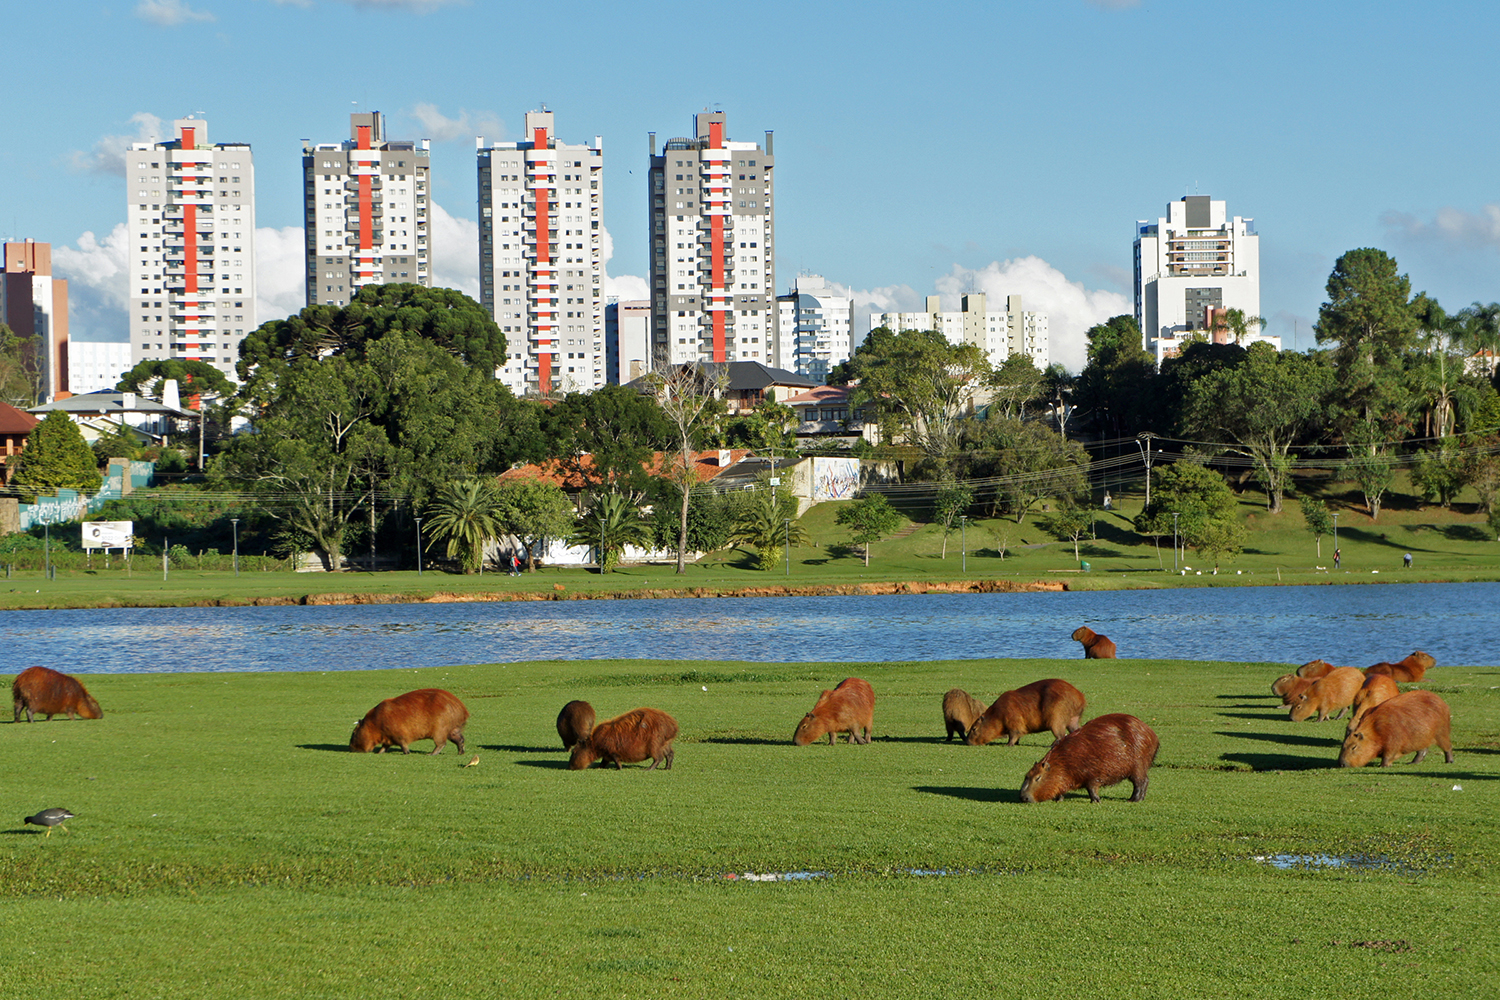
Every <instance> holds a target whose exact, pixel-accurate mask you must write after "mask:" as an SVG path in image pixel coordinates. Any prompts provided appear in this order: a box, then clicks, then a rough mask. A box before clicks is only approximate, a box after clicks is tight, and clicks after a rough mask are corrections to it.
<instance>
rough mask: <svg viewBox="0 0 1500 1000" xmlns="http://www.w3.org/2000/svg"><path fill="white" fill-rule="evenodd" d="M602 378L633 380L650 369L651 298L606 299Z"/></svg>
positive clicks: (615, 382)
mask: <svg viewBox="0 0 1500 1000" xmlns="http://www.w3.org/2000/svg"><path fill="white" fill-rule="evenodd" d="M604 358H605V362H604V364H605V381H607V382H608V383H609V384H610V385H624V384H625V383H627V382H634V381H635V380H636V379H638V378H640V377H641V376H642V375H644V374H646V373H647V372H648V371H650V370H651V300H650V299H625V300H624V301H621V300H618V299H610V300H609V301H608V302H607V303H605V306H604Z"/></svg>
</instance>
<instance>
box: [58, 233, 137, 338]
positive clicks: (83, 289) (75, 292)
mask: <svg viewBox="0 0 1500 1000" xmlns="http://www.w3.org/2000/svg"><path fill="white" fill-rule="evenodd" d="M129 238H130V237H129V233H127V232H126V231H125V223H123V222H122V223H120V224H119V225H117V226H115V228H114V230H113V231H111V232H110V234H109V235H108V236H106V237H104V239H103V240H100V239H99V238H98V237H96V236H95V235H94V234H93V233H92V232H87V233H84V234H83V235H82V236H80V237H78V245H77V246H76V247H70V246H55V247H53V248H52V267H53V272H54V273H55V274H56V275H57V276H58V277H59V278H66V279H67V282H68V336H69V337H72V338H76V339H78V340H115V341H121V340H128V339H130V329H129V327H128V326H127V325H126V321H125V307H126V305H127V304H128V303H129V294H128V289H127V288H126V282H127V279H128V278H129V272H128V270H127V264H126V261H127V254H128V253H129V250H130V248H129V245H128V244H129Z"/></svg>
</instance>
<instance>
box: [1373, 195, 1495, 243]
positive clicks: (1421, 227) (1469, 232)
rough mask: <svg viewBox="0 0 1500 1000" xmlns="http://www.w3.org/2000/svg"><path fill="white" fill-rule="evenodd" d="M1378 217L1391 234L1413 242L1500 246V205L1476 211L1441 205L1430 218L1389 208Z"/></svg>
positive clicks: (1488, 206)
mask: <svg viewBox="0 0 1500 1000" xmlns="http://www.w3.org/2000/svg"><path fill="white" fill-rule="evenodd" d="M1380 221H1381V223H1382V224H1384V225H1385V227H1386V229H1387V230H1388V231H1389V232H1390V234H1391V235H1392V236H1393V237H1396V238H1398V239H1405V240H1409V241H1411V242H1414V243H1429V244H1439V245H1442V246H1446V247H1449V248H1451V249H1459V250H1476V249H1482V248H1484V247H1492V248H1497V249H1500V205H1497V204H1495V203H1493V202H1492V203H1490V204H1488V205H1486V206H1484V207H1483V208H1482V209H1480V210H1479V211H1478V212H1465V211H1464V210H1462V209H1459V208H1440V209H1438V211H1437V214H1436V215H1435V216H1434V217H1433V218H1432V219H1431V220H1424V219H1419V218H1417V217H1416V216H1415V215H1411V214H1409V213H1406V212H1396V211H1390V212H1386V213H1385V214H1384V215H1382V216H1381V217H1380Z"/></svg>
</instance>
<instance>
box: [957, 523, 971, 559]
mask: <svg viewBox="0 0 1500 1000" xmlns="http://www.w3.org/2000/svg"><path fill="white" fill-rule="evenodd" d="M968 529H969V515H967V514H960V515H958V551H959V553H960V556H959V558H961V559H962V560H963V571H964V572H965V573H967V572H968V571H969V532H968Z"/></svg>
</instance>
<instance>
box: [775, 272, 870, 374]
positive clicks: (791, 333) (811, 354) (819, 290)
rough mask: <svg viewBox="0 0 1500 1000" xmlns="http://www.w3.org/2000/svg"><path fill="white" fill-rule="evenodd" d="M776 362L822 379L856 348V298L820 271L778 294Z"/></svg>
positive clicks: (804, 275) (776, 364) (798, 277)
mask: <svg viewBox="0 0 1500 1000" xmlns="http://www.w3.org/2000/svg"><path fill="white" fill-rule="evenodd" d="M776 307H777V320H776V355H775V361H774V362H773V364H774V365H775V366H776V367H777V368H785V369H786V370H788V371H794V372H796V373H797V374H799V375H806V376H807V377H808V378H810V379H815V380H817V381H819V382H824V381H827V379H828V372H829V370H830V369H831V368H833V366H834V365H840V364H843V363H844V362H845V361H848V360H849V354H850V353H851V352H852V351H853V349H854V347H853V331H854V300H853V299H852V298H850V297H849V296H847V295H841V294H839V293H838V291H837V290H836V289H835V288H834V287H833V286H832V285H830V284H829V283H828V281H827V280H826V279H825V278H824V277H823V276H822V275H820V274H799V275H798V276H797V279H796V280H795V281H794V282H793V283H792V290H791V291H790V292H788V293H787V294H785V295H778V296H777V297H776Z"/></svg>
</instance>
